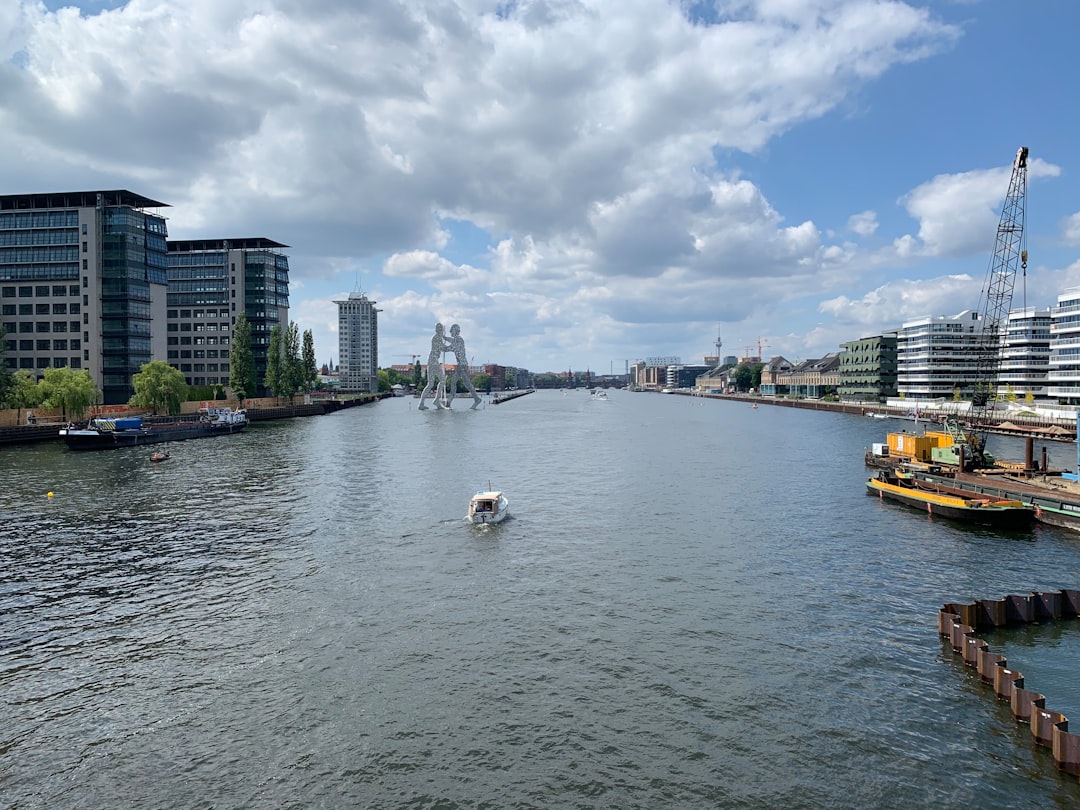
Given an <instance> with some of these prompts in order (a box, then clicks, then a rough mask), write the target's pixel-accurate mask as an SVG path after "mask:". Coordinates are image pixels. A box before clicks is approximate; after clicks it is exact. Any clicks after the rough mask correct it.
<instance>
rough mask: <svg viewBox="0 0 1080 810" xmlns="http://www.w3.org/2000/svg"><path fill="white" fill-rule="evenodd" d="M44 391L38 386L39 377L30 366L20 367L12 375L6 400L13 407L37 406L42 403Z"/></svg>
mask: <svg viewBox="0 0 1080 810" xmlns="http://www.w3.org/2000/svg"><path fill="white" fill-rule="evenodd" d="M43 397H44V392H43V391H42V389H41V388H39V387H38V381H37V377H36V376H35V374H34V372H33V371H31V370H30V369H28V368H20V369H19V370H18V371H16V372H15V373H14V374H12V375H11V386H10V387H9V388H8V392H7V398H6V400H5V401H6V402H7V404H8V405H9V406H10V407H12V408H19V409H22V408H36V407H37V406H38V405H40V404H41V400H42V398H43Z"/></svg>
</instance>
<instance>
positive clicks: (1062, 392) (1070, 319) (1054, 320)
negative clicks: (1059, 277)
mask: <svg viewBox="0 0 1080 810" xmlns="http://www.w3.org/2000/svg"><path fill="white" fill-rule="evenodd" d="M1046 391H1047V395H1048V396H1049V397H1050V398H1051V399H1052V400H1056V401H1057V402H1060V403H1063V404H1067V405H1080V287H1070V288H1068V289H1066V290H1065V291H1064V292H1062V293H1061V294H1060V295H1058V299H1057V305H1056V306H1055V307H1053V309H1052V310H1051V311H1050V369H1049V371H1048V373H1047V380H1046Z"/></svg>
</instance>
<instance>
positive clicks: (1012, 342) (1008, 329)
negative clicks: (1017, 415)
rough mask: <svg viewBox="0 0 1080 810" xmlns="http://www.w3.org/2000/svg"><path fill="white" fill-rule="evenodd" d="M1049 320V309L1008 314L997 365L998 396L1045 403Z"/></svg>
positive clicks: (1031, 308)
mask: <svg viewBox="0 0 1080 810" xmlns="http://www.w3.org/2000/svg"><path fill="white" fill-rule="evenodd" d="M1052 320H1053V319H1052V318H1051V314H1050V308H1049V307H1042V308H1036V307H1027V308H1025V309H1014V310H1013V311H1012V312H1010V313H1009V318H1008V321H1007V322H1006V324H1005V332H1004V334H1003V335H1002V340H1003V344H1002V347H1001V361H1000V362H999V363H998V373H997V386H996V388H997V393H998V396H1002V395H1004V396H1006V397H1008V398H1009V399H1013V400H1018V401H1023V400H1028V399H1030V400H1031V401H1032V402H1035V401H1042V402H1045V401H1046V398H1047V377H1048V375H1049V372H1050V325H1051V323H1052Z"/></svg>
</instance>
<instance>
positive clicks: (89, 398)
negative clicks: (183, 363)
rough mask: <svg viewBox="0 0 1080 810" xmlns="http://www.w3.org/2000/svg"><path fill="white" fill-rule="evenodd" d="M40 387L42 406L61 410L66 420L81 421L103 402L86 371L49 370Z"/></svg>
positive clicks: (68, 369) (46, 371)
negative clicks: (87, 410) (93, 406)
mask: <svg viewBox="0 0 1080 810" xmlns="http://www.w3.org/2000/svg"><path fill="white" fill-rule="evenodd" d="M159 362H161V361H159ZM163 365H167V364H164V363H163ZM177 373H179V372H177ZM136 376H138V375H136ZM38 386H39V387H40V388H41V391H42V394H43V396H42V402H41V404H42V405H44V406H45V407H46V408H60V409H61V411H62V413H63V415H64V418H65V419H67V418H68V417H69V416H70V417H72V418H75V419H79V418H81V417H82V415H83V414H84V413H86V409H87V408H89V407H90V406H91V405H94V404H96V403H99V402H101V392H100V391H98V389H97V386H95V385H94V381H93V380H92V379H91V378H90V372H89V371H87V370H86V369H81V370H79V371H75V370H74V369H71V368H67V367H64V368H47V369H45V376H44V377H43V378H42V380H41V382H40V383H38Z"/></svg>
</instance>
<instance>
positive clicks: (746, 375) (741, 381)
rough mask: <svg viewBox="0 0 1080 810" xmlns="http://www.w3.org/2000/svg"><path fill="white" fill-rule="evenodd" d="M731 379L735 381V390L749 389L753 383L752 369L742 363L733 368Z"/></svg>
mask: <svg viewBox="0 0 1080 810" xmlns="http://www.w3.org/2000/svg"><path fill="white" fill-rule="evenodd" d="M732 380H733V381H734V382H735V390H736V391H749V390H750V388H751V387H752V386H753V384H754V370H753V369H752V368H750V366H748V365H747V364H746V363H743V364H741V365H740V366H739V367H738V368H737V369H735V374H734V376H733V377H732Z"/></svg>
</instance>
